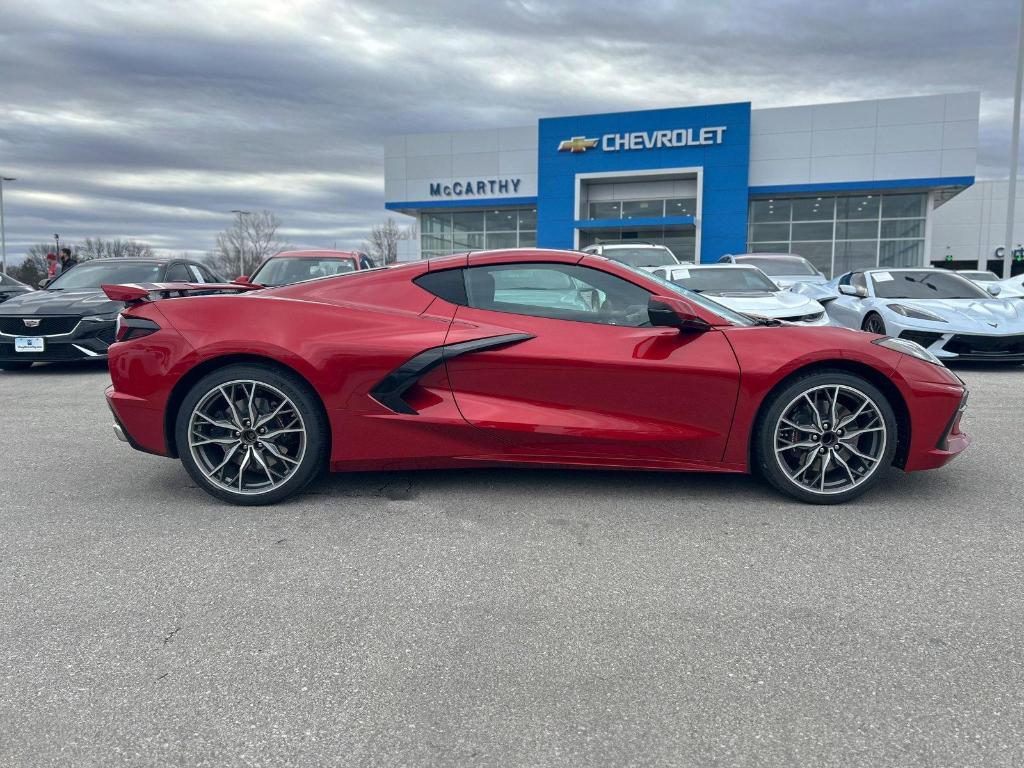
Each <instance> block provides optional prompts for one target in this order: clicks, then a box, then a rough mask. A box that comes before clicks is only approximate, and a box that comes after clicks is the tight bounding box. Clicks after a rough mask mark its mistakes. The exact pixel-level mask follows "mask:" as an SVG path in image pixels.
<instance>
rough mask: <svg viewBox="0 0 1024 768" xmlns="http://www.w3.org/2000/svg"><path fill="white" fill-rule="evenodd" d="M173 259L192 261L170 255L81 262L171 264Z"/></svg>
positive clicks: (83, 262) (103, 258)
mask: <svg viewBox="0 0 1024 768" xmlns="http://www.w3.org/2000/svg"><path fill="white" fill-rule="evenodd" d="M172 261H191V259H178V258H172V257H168V256H128V257H120V256H103V257H101V258H98V259H86V260H85V261H81V262H79V264H169V263H170V262H172Z"/></svg>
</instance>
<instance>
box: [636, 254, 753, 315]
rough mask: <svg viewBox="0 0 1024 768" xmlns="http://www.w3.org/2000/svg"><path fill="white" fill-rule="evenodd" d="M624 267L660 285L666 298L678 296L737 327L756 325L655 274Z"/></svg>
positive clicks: (715, 302) (736, 313) (726, 308)
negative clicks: (664, 291) (664, 290)
mask: <svg viewBox="0 0 1024 768" xmlns="http://www.w3.org/2000/svg"><path fill="white" fill-rule="evenodd" d="M625 266H626V267H628V268H629V269H632V270H633V271H634V272H636V273H637V274H638V275H642V276H643V277H645V278H647V279H648V280H653V281H654V282H656V283H658V284H659V285H661V286H662V287H663V288H665V289H666V291H667V292H666V294H665V295H666V296H678V297H679V298H681V299H686V300H687V301H689V302H692V303H694V304H696V305H697V306H699V307H704V309H706V310H708V311H709V312H714V313H715V314H716V315H718V316H719V317H721V318H723V319H725V320H728V321H729V322H730V323H732V324H733V325H739V326H750V325H756V323H755V322H754V321H753V320H751V319H750V318H749V317H747V316H746V315H743V314H740V313H739V312H735V311H733V310H731V309H729V308H728V307H725V306H722V305H721V304H719V303H718V302H717V301H712V300H711V299H705V298H704V297H703V296H701V295H700V294H699V293H696V292H694V291H691V290H688V289H687V288H684V287H683V286H681V285H676V284H675V283H671V282H669V281H668V280H666V279H665V278H663V277H659V276H658V275H656V274H654V273H652V272H648V271H647V270H645V269H640V268H638V267H634V266H632V265H630V264H626V265H625Z"/></svg>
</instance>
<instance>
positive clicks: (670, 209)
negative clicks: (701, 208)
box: [665, 197, 697, 216]
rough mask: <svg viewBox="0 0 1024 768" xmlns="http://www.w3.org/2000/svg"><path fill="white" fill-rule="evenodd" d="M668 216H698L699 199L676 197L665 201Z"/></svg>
mask: <svg viewBox="0 0 1024 768" xmlns="http://www.w3.org/2000/svg"><path fill="white" fill-rule="evenodd" d="M665 215H666V216H696V215H697V198H695V197H674V198H671V199H670V200H666V201H665Z"/></svg>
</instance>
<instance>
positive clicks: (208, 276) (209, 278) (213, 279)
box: [196, 265, 223, 283]
mask: <svg viewBox="0 0 1024 768" xmlns="http://www.w3.org/2000/svg"><path fill="white" fill-rule="evenodd" d="M196 269H198V270H199V274H201V275H202V276H203V282H206V283H220V282H223V280H221V278H219V277H217V276H216V275H215V274H213V272H211V271H210V270H208V269H207V268H206V267H204V266H202V265H200V266H197V267H196Z"/></svg>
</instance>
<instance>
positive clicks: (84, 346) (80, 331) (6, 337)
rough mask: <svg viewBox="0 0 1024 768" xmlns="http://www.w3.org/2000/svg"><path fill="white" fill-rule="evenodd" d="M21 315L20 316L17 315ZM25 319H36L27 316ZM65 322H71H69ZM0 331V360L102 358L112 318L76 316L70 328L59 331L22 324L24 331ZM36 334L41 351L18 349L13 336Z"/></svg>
mask: <svg viewBox="0 0 1024 768" xmlns="http://www.w3.org/2000/svg"><path fill="white" fill-rule="evenodd" d="M17 319H21V318H17ZM28 319H30V320H33V319H38V318H33V317H29V318H28ZM67 325H71V323H70V322H68V323H67ZM9 326H10V323H8V324H7V326H5V327H7V328H8V330H7V331H0V361H2V362H8V363H9V362H19V363H22V362H23V363H55V362H74V361H77V360H103V359H105V358H106V356H107V349H108V348H109V347H110V345H111V344H113V343H114V333H115V322H114V321H113V320H102V321H93V320H90V321H86V320H77V322H75V323H74V325H73V326H71V328H70V330H68V331H66V332H63V333H38V332H35V331H33V329H32V328H28V327H26V328H25V331H24V333H11V332H9V331H10V330H12V329H11V328H10V327H9ZM17 338H36V339H42V340H43V351H41V352H18V351H16V349H15V339H17Z"/></svg>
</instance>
